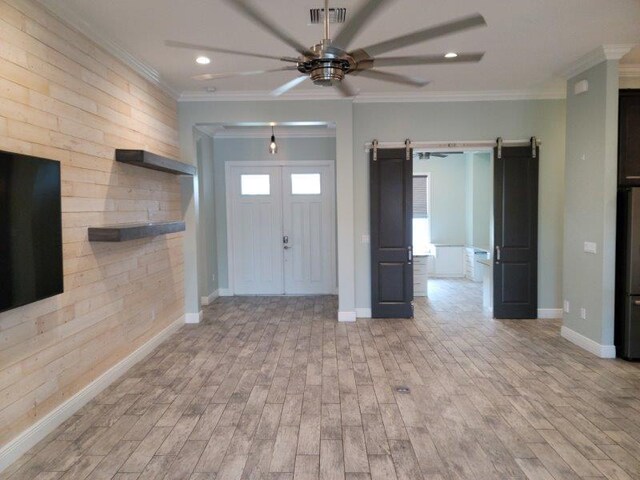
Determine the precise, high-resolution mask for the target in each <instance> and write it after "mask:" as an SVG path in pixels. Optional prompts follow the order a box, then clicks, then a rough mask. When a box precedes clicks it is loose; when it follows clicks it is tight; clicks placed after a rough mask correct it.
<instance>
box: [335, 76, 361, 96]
mask: <svg viewBox="0 0 640 480" xmlns="http://www.w3.org/2000/svg"><path fill="white" fill-rule="evenodd" d="M334 86H335V87H336V88H337V89H338V91H339V92H340V95H342V96H343V97H355V96H356V95H357V94H358V92H357V91H356V90H354V89H353V88H352V87H351V85H350V84H349V82H348V81H347V80H344V79H343V80H342V81H341V82H339V83H337V84H336V85H334Z"/></svg>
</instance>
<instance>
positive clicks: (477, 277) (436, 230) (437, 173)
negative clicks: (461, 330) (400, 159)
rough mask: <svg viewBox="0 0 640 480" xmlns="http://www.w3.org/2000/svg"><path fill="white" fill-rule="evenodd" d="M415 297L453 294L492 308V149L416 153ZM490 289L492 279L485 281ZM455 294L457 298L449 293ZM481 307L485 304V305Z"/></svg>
mask: <svg viewBox="0 0 640 480" xmlns="http://www.w3.org/2000/svg"><path fill="white" fill-rule="evenodd" d="M413 192H414V194H413V250H414V258H415V261H414V287H415V288H414V296H415V297H416V298H421V297H425V298H426V299H428V301H430V300H431V299H433V300H434V302H435V303H438V302H441V301H443V300H442V298H440V297H443V292H445V291H446V292H447V295H444V297H443V298H446V299H452V298H455V297H456V296H457V297H458V298H460V299H462V298H465V299H466V300H465V301H466V302H467V303H474V302H475V303H477V305H476V307H477V308H478V309H479V310H480V311H482V310H483V309H484V310H486V311H490V310H491V302H490V298H489V297H490V292H489V291H488V292H487V295H486V297H487V298H486V302H483V298H482V295H480V296H478V295H467V290H468V292H471V291H474V292H475V291H477V290H478V289H479V290H480V291H481V290H482V286H483V283H484V280H485V277H487V276H490V275H488V274H490V269H491V267H490V265H488V264H487V263H488V259H489V258H490V257H491V252H492V244H493V235H492V231H493V228H492V225H493V211H492V210H493V158H492V151H491V150H490V149H487V148H484V149H453V148H450V149H431V148H424V149H416V150H415V151H414V157H413ZM487 280H488V283H487V285H486V288H487V289H490V283H491V281H490V278H488V279H487ZM452 290H458V291H459V292H458V293H459V295H451V293H452ZM483 303H484V305H483Z"/></svg>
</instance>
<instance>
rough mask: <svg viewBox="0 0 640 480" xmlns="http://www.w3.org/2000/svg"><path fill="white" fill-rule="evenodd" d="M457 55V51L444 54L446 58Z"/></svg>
mask: <svg viewBox="0 0 640 480" xmlns="http://www.w3.org/2000/svg"><path fill="white" fill-rule="evenodd" d="M457 56H458V54H457V53H456V52H449V53H447V54H446V55H445V56H444V58H456V57H457Z"/></svg>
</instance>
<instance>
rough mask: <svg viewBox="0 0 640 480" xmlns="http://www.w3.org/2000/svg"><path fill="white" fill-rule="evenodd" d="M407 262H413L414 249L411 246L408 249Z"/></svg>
mask: <svg viewBox="0 0 640 480" xmlns="http://www.w3.org/2000/svg"><path fill="white" fill-rule="evenodd" d="M407 261H408V262H409V263H411V262H412V261H413V247H412V246H411V245H409V246H408V247H407Z"/></svg>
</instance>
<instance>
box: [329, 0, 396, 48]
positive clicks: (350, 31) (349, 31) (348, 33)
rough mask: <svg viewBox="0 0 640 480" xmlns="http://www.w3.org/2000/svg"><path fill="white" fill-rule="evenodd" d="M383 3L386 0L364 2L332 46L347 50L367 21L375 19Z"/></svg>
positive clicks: (366, 0) (367, 0)
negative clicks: (374, 16)
mask: <svg viewBox="0 0 640 480" xmlns="http://www.w3.org/2000/svg"><path fill="white" fill-rule="evenodd" d="M383 3H385V1H384V0H364V1H363V3H362V4H361V5H360V6H359V8H358V10H356V11H355V13H354V14H353V15H352V16H351V19H350V20H349V21H347V23H346V24H345V25H344V26H343V27H342V29H341V30H340V31H339V32H338V35H336V38H335V39H334V40H333V41H332V42H331V44H332V45H334V46H336V47H338V48H341V49H343V50H346V49H347V47H348V46H349V44H351V41H352V40H353V39H354V37H355V36H356V35H357V34H358V32H359V31H360V30H361V29H362V27H364V25H365V24H366V23H367V21H368V20H369V19H371V18H372V17H373V15H374V14H375V13H376V12H377V11H378V9H379V8H380V7H381V6H382V4H383ZM387 3H389V2H387Z"/></svg>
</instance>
